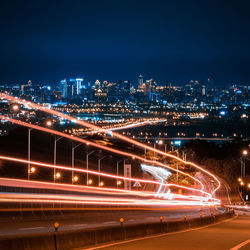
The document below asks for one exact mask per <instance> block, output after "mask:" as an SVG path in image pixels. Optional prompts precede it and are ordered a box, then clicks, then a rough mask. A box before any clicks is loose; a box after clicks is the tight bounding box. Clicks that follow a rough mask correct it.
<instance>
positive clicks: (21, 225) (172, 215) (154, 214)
mask: <svg viewBox="0 0 250 250" xmlns="http://www.w3.org/2000/svg"><path fill="white" fill-rule="evenodd" d="M98 209H99V211H83V212H82V213H74V214H72V215H66V214H62V215H61V216H58V215H54V216H53V215H48V214H47V215H44V216H41V215H39V216H36V215H35V214H34V216H33V217H29V218H27V217H26V218H22V219H20V218H19V219H13V218H11V217H8V218H5V219H0V236H3V235H21V234H28V233H29V234H39V233H41V232H52V231H54V227H53V224H54V222H55V221H57V222H59V223H60V228H59V230H60V231H62V230H75V229H91V228H100V227H111V226H115V225H118V224H120V218H124V224H140V223H151V222H159V220H160V216H163V217H164V220H167V221H171V220H183V218H184V215H187V216H188V218H194V217H199V216H200V211H202V214H203V216H206V215H210V212H211V210H210V209H209V208H204V207H203V208H200V207H198V208H197V207H194V208H188V207H179V208H176V207H169V208H166V210H161V211H158V210H145V211H130V210H125V211H119V210H118V211H116V210H114V211H105V210H104V211H102V208H98ZM212 210H213V212H214V213H215V214H217V213H218V210H216V208H213V209H212Z"/></svg>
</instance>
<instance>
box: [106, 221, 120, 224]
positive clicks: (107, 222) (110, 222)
mask: <svg viewBox="0 0 250 250" xmlns="http://www.w3.org/2000/svg"><path fill="white" fill-rule="evenodd" d="M113 223H117V221H106V222H103V224H113Z"/></svg>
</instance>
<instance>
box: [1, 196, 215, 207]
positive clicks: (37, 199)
mask: <svg viewBox="0 0 250 250" xmlns="http://www.w3.org/2000/svg"><path fill="white" fill-rule="evenodd" d="M0 201H1V202H25V203H26V202H32V203H66V204H84V205H86V204H88V205H111V206H140V205H143V206H161V207H162V206H183V205H188V206H211V205H213V206H214V205H218V204H219V203H218V202H216V201H214V202H204V201H184V200H181V201H179V200H160V199H146V200H140V199H136V198H134V199H133V198H130V199H128V198H127V199H125V198H116V197H113V198H108V197H102V196H99V197H87V196H77V195H58V194H29V193H26V194H18V193H7V194H4V193H0Z"/></svg>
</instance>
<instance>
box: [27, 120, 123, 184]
mask: <svg viewBox="0 0 250 250" xmlns="http://www.w3.org/2000/svg"><path fill="white" fill-rule="evenodd" d="M46 125H47V126H52V122H51V121H47V122H46ZM31 130H32V129H31V128H28V161H30V149H31V141H30V137H31ZM62 138H63V137H56V136H55V139H54V166H55V167H54V175H53V176H54V183H55V182H56V180H57V179H60V178H61V177H62V176H61V173H60V172H57V171H56V164H57V162H56V161H57V142H58V141H59V140H60V139H62ZM80 145H83V144H77V145H75V146H74V144H73V143H72V152H71V154H72V156H71V167H72V184H73V183H76V182H78V180H79V177H78V176H77V175H75V174H74V167H75V149H76V148H77V147H79V146H80ZM88 145H89V143H87V146H88ZM99 151H100V150H92V151H91V152H88V151H87V153H86V170H87V171H88V170H89V156H90V155H92V154H93V153H96V152H99ZM106 157H112V156H111V155H104V156H103V157H101V158H99V159H98V172H99V173H101V161H102V160H103V159H105V158H106ZM125 160H127V159H122V160H118V161H117V162H116V168H117V169H116V172H117V176H119V163H120V162H122V161H123V162H124V164H125ZM35 172H36V168H35V167H31V165H30V163H28V180H30V175H31V174H34V173H35ZM86 183H87V185H92V184H93V180H92V179H89V173H88V172H87V180H86ZM121 184H122V181H120V180H117V182H116V186H117V188H118V187H119V186H120V185H121ZM98 185H99V186H104V182H103V181H101V176H100V175H98Z"/></svg>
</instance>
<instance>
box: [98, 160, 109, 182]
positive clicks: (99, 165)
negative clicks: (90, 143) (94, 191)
mask: <svg viewBox="0 0 250 250" xmlns="http://www.w3.org/2000/svg"><path fill="white" fill-rule="evenodd" d="M108 156H111V155H104V156H103V157H102V158H100V159H98V172H99V175H98V186H100V183H101V176H100V173H101V160H103V159H104V158H106V157H108Z"/></svg>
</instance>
